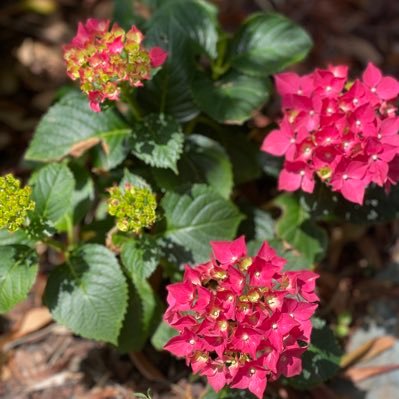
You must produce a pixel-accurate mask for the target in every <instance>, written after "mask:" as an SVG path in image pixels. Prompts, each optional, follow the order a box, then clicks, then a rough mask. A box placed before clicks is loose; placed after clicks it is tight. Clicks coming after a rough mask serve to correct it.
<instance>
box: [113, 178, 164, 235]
mask: <svg viewBox="0 0 399 399" xmlns="http://www.w3.org/2000/svg"><path fill="white" fill-rule="evenodd" d="M108 192H109V194H110V198H109V199H108V213H109V214H110V215H112V216H115V218H116V227H117V228H118V230H120V231H126V232H127V231H133V232H135V233H139V232H140V230H141V229H143V228H145V227H151V226H152V225H153V224H154V223H155V220H156V212H155V210H156V208H157V201H156V198H155V195H154V194H153V193H152V192H151V190H149V189H148V188H142V187H135V186H132V185H131V184H126V186H125V190H121V189H120V188H119V187H111V188H109V189H108Z"/></svg>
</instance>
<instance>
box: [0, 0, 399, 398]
mask: <svg viewBox="0 0 399 399" xmlns="http://www.w3.org/2000/svg"><path fill="white" fill-rule="evenodd" d="M151 4H152V8H151V7H150V8H149V11H150V14H151V16H150V18H149V19H147V20H143V18H142V17H140V16H139V15H136V14H135V13H134V12H133V10H131V9H129V7H128V5H127V3H126V2H121V1H116V8H115V10H116V11H115V22H113V23H112V22H111V21H110V20H96V19H89V20H87V21H86V22H82V23H80V24H79V25H78V28H77V34H76V36H75V37H74V38H73V39H72V40H71V42H70V43H68V44H66V45H65V47H64V58H65V61H66V73H67V74H68V76H69V77H70V78H71V80H72V81H76V82H75V83H78V85H77V86H78V87H72V86H70V87H67V88H64V89H63V90H61V91H60V93H59V95H58V96H57V99H56V100H55V103H54V105H53V106H52V107H51V108H50V109H49V110H48V112H47V113H46V114H45V115H44V116H43V117H42V119H41V121H40V123H39V124H38V126H37V128H36V131H35V133H34V136H33V139H32V141H31V142H30V144H29V147H28V148H27V151H26V153H25V162H26V163H25V164H26V165H29V166H30V167H31V168H32V174H31V177H30V179H29V181H28V182H27V185H26V186H25V188H21V185H20V183H19V182H18V180H15V178H13V177H11V176H5V177H2V178H1V180H0V222H1V228H2V230H1V231H0V236H1V240H0V256H1V259H2V262H0V311H1V312H7V311H8V310H10V309H11V308H12V307H13V306H14V305H15V304H16V303H18V302H19V301H21V300H23V299H24V298H25V297H26V296H27V294H28V293H29V290H30V289H31V287H32V285H33V283H34V281H35V278H36V274H37V272H38V264H39V257H38V255H37V253H36V248H37V245H36V244H37V243H38V242H41V243H42V244H44V246H43V245H42V246H41V248H43V247H44V248H47V250H48V251H56V252H57V253H58V254H59V257H58V259H60V260H61V263H62V264H60V265H53V266H52V267H51V270H50V272H49V275H48V280H47V286H46V289H45V293H44V298H43V301H44V304H45V305H46V306H48V308H49V310H50V312H51V314H52V316H53V318H54V320H55V321H57V322H59V323H61V324H63V325H65V326H67V327H68V328H70V329H71V330H72V331H73V332H74V333H75V334H78V335H80V336H82V337H86V338H89V339H95V340H100V341H105V342H108V343H110V344H112V345H114V346H115V347H117V348H118V350H119V351H121V352H129V351H140V350H142V349H143V348H144V347H145V346H146V345H153V346H154V347H155V348H156V349H158V350H164V349H166V350H167V351H169V352H171V353H172V354H174V355H176V356H177V357H179V358H185V359H186V362H187V364H188V365H189V366H191V368H192V370H193V371H194V372H195V373H198V374H200V375H201V376H204V377H205V379H206V380H207V381H208V382H209V384H210V386H211V387H210V391H209V395H213V394H214V395H221V396H219V397H220V398H222V397H228V396H226V395H229V394H228V393H226V389H230V388H237V389H241V390H244V389H248V390H249V391H250V392H252V393H253V394H255V395H256V396H257V397H258V398H262V397H264V395H266V394H267V389H266V386H267V385H268V384H269V383H273V382H274V381H275V380H277V379H282V380H283V381H284V383H287V384H290V385H291V386H295V387H297V388H301V389H307V388H310V387H312V386H315V385H317V384H320V383H323V382H324V381H326V380H327V379H329V378H331V377H332V376H333V375H334V374H335V373H337V371H338V370H339V361H340V349H339V346H338V345H337V343H336V340H335V338H334V335H333V334H332V332H331V331H330V330H329V328H328V326H327V325H326V324H325V323H324V322H323V321H322V320H320V319H318V318H317V317H312V316H313V314H314V312H315V311H316V308H317V306H318V294H317V287H316V279H317V274H316V273H315V272H314V269H315V268H316V267H317V266H318V263H319V261H320V260H322V259H323V257H324V255H325V251H326V248H327V238H328V235H327V233H326V230H325V228H324V227H325V224H324V225H323V226H324V227H321V226H320V225H318V223H317V222H318V219H319V218H320V212H319V208H318V206H319V205H320V204H321V206H322V212H321V213H322V214H323V215H324V212H325V211H327V212H329V216H330V219H329V220H331V219H332V220H333V221H334V222H335V223H337V222H339V221H340V220H341V215H340V213H339V212H340V210H344V209H346V208H345V207H346V206H347V205H349V206H351V211H350V212H349V219H351V220H352V217H353V216H354V215H356V214H360V215H362V212H363V211H364V212H366V211H367V215H369V214H371V213H370V209H369V201H375V199H374V197H372V196H373V195H374V194H375V193H374V190H375V188H374V187H371V186H373V185H376V186H380V187H377V190H379V191H378V195H379V197H378V198H379V199H378V201H377V203H374V202H373V203H372V204H373V209H372V211H373V212H374V213H373V219H372V220H373V221H374V220H383V219H387V218H395V217H396V216H397V215H398V205H397V204H398V201H397V200H396V198H397V196H398V191H397V185H396V186H395V183H397V181H398V148H399V144H398V137H399V135H398V117H397V113H396V105H395V102H396V100H397V96H398V83H397V81H396V80H395V79H394V78H391V77H385V76H383V74H382V72H380V70H379V69H378V68H377V67H375V66H374V65H372V64H369V65H368V66H367V68H366V71H365V72H364V74H363V76H362V79H361V80H352V77H349V72H348V69H347V68H346V67H344V66H335V67H333V66H330V67H328V68H327V69H317V70H316V71H315V72H312V73H310V74H308V75H306V76H299V75H297V74H295V73H293V72H287V71H286V72H283V71H285V70H286V69H287V68H289V67H291V66H292V65H293V64H295V63H297V62H299V61H300V60H302V59H303V58H304V57H305V56H306V54H307V53H308V52H309V50H310V48H311V45H312V41H311V38H310V37H309V35H308V34H307V33H306V32H305V31H304V30H303V29H302V28H301V27H299V26H298V25H296V24H295V23H294V22H292V21H290V20H289V19H287V18H286V17H284V16H283V15H279V14H276V13H257V14H254V15H251V16H249V17H248V18H247V19H246V20H245V21H243V23H242V24H241V26H240V27H239V29H238V30H237V31H236V32H235V33H233V34H231V33H227V32H224V31H223V29H222V27H221V26H220V25H219V22H218V18H217V9H216V8H215V7H214V6H213V5H212V4H211V3H210V2H207V1H204V0H160V1H157V2H152V3H151ZM71 83H73V82H71ZM273 83H275V86H276V88H277V92H278V93H279V94H280V95H281V97H282V107H283V118H282V120H281V121H278V128H277V129H274V130H273V129H272V126H268V127H267V129H265V130H258V131H257V132H255V134H254V132H253V131H252V132H251V130H252V128H251V126H252V125H251V123H250V121H251V119H252V117H253V115H254V114H255V113H256V112H259V111H260V110H262V109H266V108H264V107H265V106H266V105H267V102H268V100H269V98H270V97H271V96H272V93H273ZM270 130H271V132H270V133H267V132H268V131H270ZM250 132H251V133H252V134H250ZM262 140H264V141H263V144H262ZM265 152H268V153H270V154H273V155H278V156H283V155H284V156H285V163H284V166H283V167H282V169H281V170H278V171H277V174H279V175H280V176H279V179H278V188H279V189H280V190H283V191H288V192H289V193H283V194H278V195H277V196H276V195H275V193H276V190H274V186H270V187H266V184H270V182H272V180H270V178H268V179H265V178H264V176H263V175H262V171H265V172H266V173H268V174H269V173H271V174H272V175H274V176H275V175H276V171H275V170H274V171H272V169H273V168H272V167H271V165H272V164H273V162H272V161H273V160H272V158H271V157H269V158H266V161H265ZM320 185H321V187H324V188H325V187H327V190H328V191H327V197H322V196H320V195H319V192H318V190H319V189H318V187H320ZM247 188H249V190H248V192H247V191H246V189H247ZM259 188H261V189H259ZM265 188H267V189H265ZM269 188H270V189H269ZM299 188H301V189H302V190H298V191H304V192H307V193H309V194H307V195H308V196H307V197H306V196H304V195H300V194H299V193H292V191H295V190H297V189H299ZM389 189H390V192H389V193H387V192H385V191H388V190H389ZM331 190H332V191H333V192H334V193H333V196H331ZM251 192H252V193H255V194H250V193H251ZM340 193H342V196H341V195H340ZM325 198H330V199H331V198H333V200H331V201H332V202H331V203H329V202H328V200H326V199H325ZM353 202H356V203H357V204H359V205H358V206H357V208H353ZM331 204H332V205H334V206H335V208H334V207H331ZM360 204H364V206H362V207H361V206H360ZM277 209H278V210H279V212H275V210H277ZM345 215H347V213H346V211H345ZM361 219H362V221H363V222H364V221H370V218H369V217H368V216H367V217H363V216H362V217H361ZM237 236H238V237H240V238H238V239H235V240H234V238H235V237H237ZM246 243H247V244H246ZM259 248H260V249H259ZM194 265H196V266H194ZM154 273H155V274H156V276H157V278H154V279H150V277H151V276H152V275H153V274H154ZM165 287H166V290H165V289H164V288H165ZM166 292H167V295H166ZM170 361H171V360H170ZM321 368H322V369H323V372H322V373H321V372H320V370H321ZM205 379H204V380H205ZM212 387H213V388H212ZM222 387H225V388H223V390H222V391H221V392H220V393H218V394H217V393H215V391H219V390H221V389H222ZM265 390H266V391H265ZM265 392H266V393H265ZM223 395H224V396H223ZM210 397H218V396H210Z"/></svg>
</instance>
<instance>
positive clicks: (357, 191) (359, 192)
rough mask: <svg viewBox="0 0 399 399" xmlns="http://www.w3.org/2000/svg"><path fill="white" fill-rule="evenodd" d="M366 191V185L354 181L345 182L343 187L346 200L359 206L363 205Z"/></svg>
mask: <svg viewBox="0 0 399 399" xmlns="http://www.w3.org/2000/svg"><path fill="white" fill-rule="evenodd" d="M365 190H366V185H365V183H364V182H363V181H361V180H354V179H350V180H344V181H343V184H342V187H341V193H342V195H343V196H344V198H346V199H347V200H348V201H351V202H354V203H356V204H359V205H363V200H364V193H365Z"/></svg>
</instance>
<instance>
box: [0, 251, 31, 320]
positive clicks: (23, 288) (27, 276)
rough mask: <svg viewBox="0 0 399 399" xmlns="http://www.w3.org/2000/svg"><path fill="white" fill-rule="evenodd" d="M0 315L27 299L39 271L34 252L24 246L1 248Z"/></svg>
mask: <svg viewBox="0 0 399 399" xmlns="http://www.w3.org/2000/svg"><path fill="white" fill-rule="evenodd" d="M0 258H1V262H0V313H5V312H7V311H9V310H10V309H11V308H12V307H13V306H14V305H16V304H17V303H18V302H21V301H22V300H23V299H25V298H26V296H27V295H28V293H29V291H30V289H31V288H32V285H33V283H34V282H35V279H36V274H37V271H38V260H37V255H36V253H35V251H34V250H32V249H31V248H29V247H26V246H22V245H12V246H11V245H7V246H2V247H0Z"/></svg>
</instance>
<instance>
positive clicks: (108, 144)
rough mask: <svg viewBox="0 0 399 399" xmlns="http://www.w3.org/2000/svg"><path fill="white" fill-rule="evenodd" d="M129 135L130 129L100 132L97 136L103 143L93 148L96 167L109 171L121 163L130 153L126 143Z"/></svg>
mask: <svg viewBox="0 0 399 399" xmlns="http://www.w3.org/2000/svg"><path fill="white" fill-rule="evenodd" d="M129 135H130V129H121V130H115V131H112V132H107V133H101V134H98V135H97V137H98V138H99V139H100V140H101V145H100V146H96V147H95V148H94V149H93V152H94V157H93V167H94V169H97V170H100V171H107V170H111V169H113V168H115V167H116V166H118V165H119V164H121V163H122V162H123V160H124V159H125V158H126V156H127V154H128V153H129V148H128V146H127V144H126V142H127V138H128V137H129Z"/></svg>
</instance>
